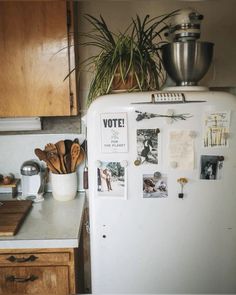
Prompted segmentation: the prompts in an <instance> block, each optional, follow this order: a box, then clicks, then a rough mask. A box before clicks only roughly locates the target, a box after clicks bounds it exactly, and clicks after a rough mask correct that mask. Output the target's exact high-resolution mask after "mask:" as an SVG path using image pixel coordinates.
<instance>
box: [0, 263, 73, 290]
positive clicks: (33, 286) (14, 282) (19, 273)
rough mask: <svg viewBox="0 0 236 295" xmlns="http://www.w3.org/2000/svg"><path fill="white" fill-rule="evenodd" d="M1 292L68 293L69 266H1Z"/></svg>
mask: <svg viewBox="0 0 236 295" xmlns="http://www.w3.org/2000/svg"><path fill="white" fill-rule="evenodd" d="M0 294H4V295H10V294H18V295H19V294H40V295H42V294H43V295H49V294H50V295H52V294H57V295H68V294H69V281H68V267H67V266H56V267H52V266H45V267H1V268H0Z"/></svg>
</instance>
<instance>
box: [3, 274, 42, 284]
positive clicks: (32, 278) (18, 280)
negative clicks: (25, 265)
mask: <svg viewBox="0 0 236 295" xmlns="http://www.w3.org/2000/svg"><path fill="white" fill-rule="evenodd" d="M37 279H38V277H37V276H35V275H30V276H29V277H19V278H17V277H15V276H7V277H6V281H7V282H16V283H27V282H33V281H35V280H37Z"/></svg>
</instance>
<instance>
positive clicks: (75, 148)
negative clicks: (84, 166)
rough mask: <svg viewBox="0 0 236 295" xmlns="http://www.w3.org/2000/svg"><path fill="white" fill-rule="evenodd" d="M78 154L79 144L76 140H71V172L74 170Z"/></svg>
mask: <svg viewBox="0 0 236 295" xmlns="http://www.w3.org/2000/svg"><path fill="white" fill-rule="evenodd" d="M79 154H80V145H79V143H77V142H73V144H72V146H71V151H70V155H71V172H75V169H76V163H77V159H78V157H79Z"/></svg>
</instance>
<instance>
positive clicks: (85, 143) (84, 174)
mask: <svg viewBox="0 0 236 295" xmlns="http://www.w3.org/2000/svg"><path fill="white" fill-rule="evenodd" d="M85 132H86V138H87V128H86V131H85ZM83 145H84V158H85V164H84V172H83V188H84V189H88V163H87V139H85V140H84V142H83Z"/></svg>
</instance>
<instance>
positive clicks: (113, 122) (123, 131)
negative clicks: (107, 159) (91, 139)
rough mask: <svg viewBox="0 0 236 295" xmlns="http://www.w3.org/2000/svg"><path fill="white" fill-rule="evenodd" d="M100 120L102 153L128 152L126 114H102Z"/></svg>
mask: <svg viewBox="0 0 236 295" xmlns="http://www.w3.org/2000/svg"><path fill="white" fill-rule="evenodd" d="M100 119H101V122H100V124H101V138H102V140H101V144H102V146H101V149H102V153H125V152H128V131H127V130H128V126H127V113H104V114H101V115H100Z"/></svg>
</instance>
